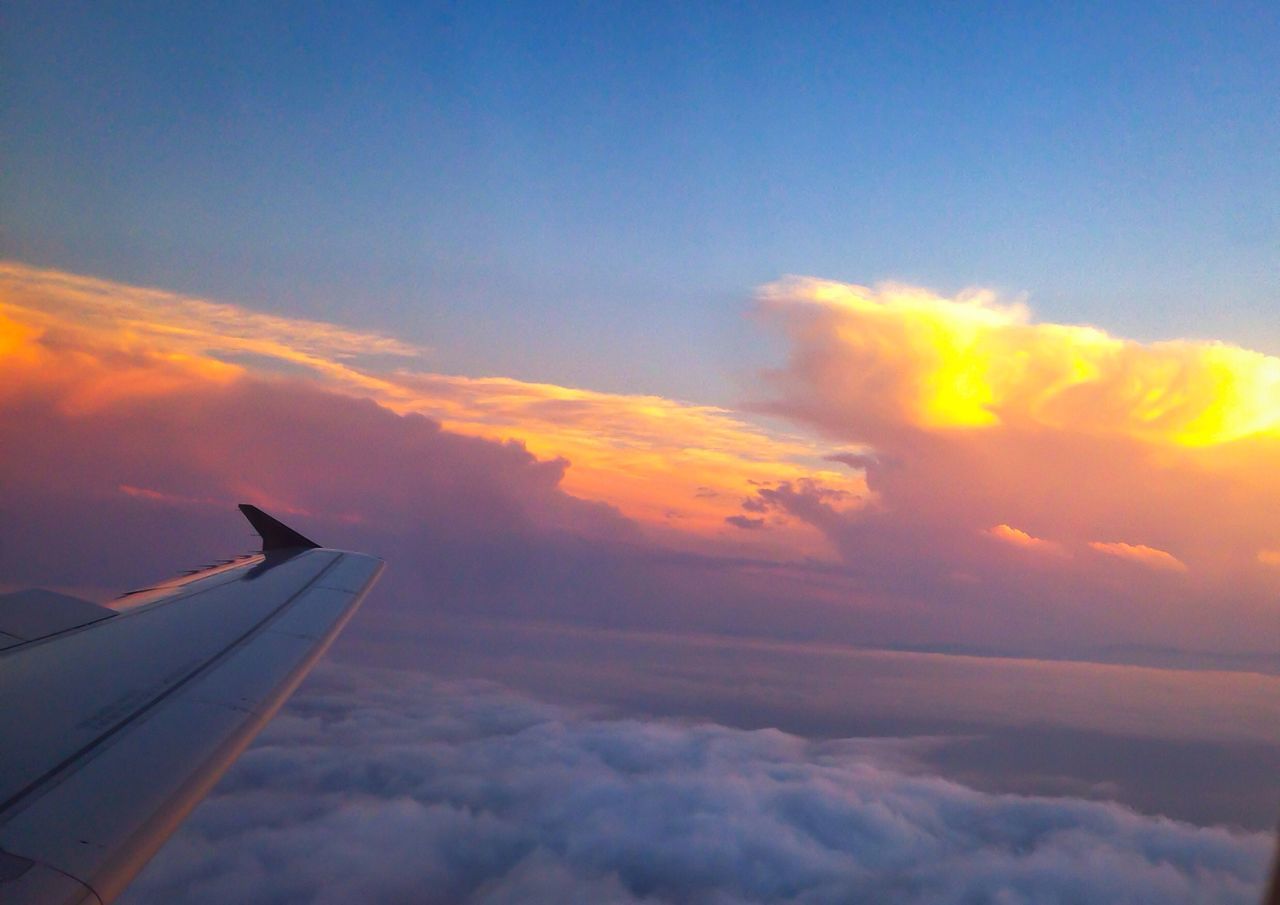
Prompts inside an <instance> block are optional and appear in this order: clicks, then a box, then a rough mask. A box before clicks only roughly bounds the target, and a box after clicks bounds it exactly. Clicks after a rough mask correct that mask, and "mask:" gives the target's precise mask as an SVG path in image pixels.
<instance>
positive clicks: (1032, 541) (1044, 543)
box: [987, 525, 1070, 556]
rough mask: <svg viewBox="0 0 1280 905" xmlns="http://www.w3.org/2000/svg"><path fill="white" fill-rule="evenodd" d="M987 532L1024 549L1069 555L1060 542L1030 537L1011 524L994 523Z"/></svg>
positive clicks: (997, 538)
mask: <svg viewBox="0 0 1280 905" xmlns="http://www.w3.org/2000/svg"><path fill="white" fill-rule="evenodd" d="M987 534H988V535H989V536H991V537H993V538H995V539H996V540H998V541H1001V542H1003V543H1006V544H1011V545H1013V546H1015V547H1021V548H1022V549H1024V550H1035V551H1038V552H1041V553H1052V554H1053V555H1054V556H1069V555H1070V554H1069V553H1068V552H1067V550H1066V548H1065V547H1063V546H1062V544H1059V543H1055V542H1054V541H1051V540H1045V539H1044V538H1041V537H1032V536H1031V535H1030V534H1028V533H1027V532H1025V531H1023V530H1022V529H1020V528H1014V527H1012V526H1011V525H996V526H995V527H994V528H988V529H987Z"/></svg>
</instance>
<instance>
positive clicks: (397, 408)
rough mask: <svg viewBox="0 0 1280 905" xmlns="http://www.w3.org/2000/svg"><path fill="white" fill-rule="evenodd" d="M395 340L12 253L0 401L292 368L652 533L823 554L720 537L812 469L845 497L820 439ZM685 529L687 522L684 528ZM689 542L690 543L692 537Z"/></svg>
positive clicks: (1, 339) (115, 397) (117, 392)
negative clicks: (474, 440) (493, 372)
mask: <svg viewBox="0 0 1280 905" xmlns="http://www.w3.org/2000/svg"><path fill="white" fill-rule="evenodd" d="M426 355H427V353H426V351H425V350H423V349H421V348H419V347H416V346H413V345H411V344H408V343H405V342H402V341H400V340H397V339H394V338H392V337H388V336H384V335H380V334H375V333H368V332H362V331H358V330H354V329H350V328H346V327H340V326H337V325H334V324H328V323H323V322H318V321H309V320H303V319H296V318H285V317H279V316H274V315H267V314H263V313H260V312H255V311H251V310H249V309H246V308H243V307H240V306H236V305H231V304H226V303H222V302H212V301H209V300H206V299H200V298H193V297H189V296H184V295H180V294H177V293H171V292H165V291H162V290H157V289H148V288H143V287H137V286H129V285H125V284H120V283H114V282H110V281H107V280H100V279H95V278H92V277H86V276H80V275H76V274H68V273H62V272H59V271H50V270H40V269H36V268H31V267H26V266H24V265H21V264H17V263H14V262H8V263H0V376H3V377H4V378H5V380H4V385H3V386H0V396H3V395H8V396H10V397H21V396H23V395H29V394H30V393H31V392H32V391H33V390H34V389H35V388H37V387H48V386H50V385H56V386H58V387H60V388H61V390H62V392H61V393H60V395H59V398H58V404H59V406H60V407H61V408H62V409H63V410H64V411H66V412H68V413H72V412H77V411H86V412H87V411H91V410H94V409H100V408H103V407H107V406H111V405H117V404H127V403H128V402H130V401H131V400H137V399H139V398H142V397H150V398H155V399H163V398H164V397H165V396H166V395H167V394H170V393H174V392H183V391H186V390H191V389H199V388H202V387H205V386H206V385H208V384H211V383H220V384H223V385H226V384H228V383H230V382H232V381H235V380H237V379H239V378H241V377H243V376H245V375H251V376H254V375H256V376H262V375H263V374H278V373H280V372H284V373H288V374H290V375H293V376H295V377H301V378H305V379H306V380H308V381H309V382H311V383H313V384H314V385H316V386H317V387H319V388H323V389H328V390H331V391H337V392H341V393H345V394H348V395H356V396H360V397H365V398H371V399H374V400H375V401H377V402H378V403H379V404H381V405H382V406H384V407H386V408H388V409H390V410H391V411H394V412H396V413H398V414H411V413H412V414H420V415H426V416H428V417H430V418H431V419H432V420H434V421H437V422H439V423H440V424H441V425H442V426H443V427H445V428H446V429H448V430H450V431H453V432H455V433H466V434H470V435H473V436H481V437H485V438H487V439H491V440H496V441H498V442H505V441H507V440H516V441H518V442H520V443H522V444H523V445H524V446H525V448H526V449H528V450H529V451H530V452H532V453H533V454H534V455H536V456H538V457H539V458H544V459H564V460H566V461H569V462H572V463H573V467H572V468H571V469H569V470H568V471H566V472H565V474H564V475H563V478H562V480H563V484H564V488H565V490H566V491H568V492H569V493H571V494H575V495H577V496H582V497H586V498H590V499H593V500H598V501H601V502H605V503H608V504H610V505H613V506H615V507H618V508H620V509H621V510H623V511H624V512H625V513H626V514H627V515H628V516H629V517H630V518H632V519H635V520H637V521H639V522H641V523H644V524H648V525H651V526H653V527H654V529H655V531H659V532H668V531H672V530H678V532H680V533H683V534H685V535H688V534H690V533H693V534H699V535H702V536H710V537H716V536H720V537H722V538H723V537H729V536H732V537H733V542H734V543H735V544H738V545H741V544H743V543H758V544H765V545H767V546H768V549H769V550H770V551H773V552H775V553H776V552H787V551H790V552H791V553H792V554H795V553H797V552H798V553H803V554H814V553H822V552H824V551H825V546H824V545H823V544H822V542H821V538H819V537H817V536H816V535H814V534H813V532H811V531H809V530H808V529H807V528H806V527H805V526H803V525H802V524H801V523H798V522H797V523H794V524H793V525H792V526H791V527H790V530H788V531H779V532H770V534H769V537H768V538H767V539H764V538H758V539H757V540H755V541H748V540H744V539H743V538H741V537H740V536H738V535H737V534H732V535H731V533H728V532H726V531H725V530H724V522H723V519H724V517H725V516H726V515H732V514H733V503H732V500H733V499H734V498H736V497H739V496H741V495H742V493H744V492H745V491H746V489H747V488H748V487H749V486H750V482H751V481H753V480H756V481H778V480H796V479H798V478H800V477H804V476H809V477H815V478H818V479H821V480H822V481H823V482H825V483H827V484H829V485H831V486H842V487H845V488H847V489H850V490H855V491H856V490H857V489H859V488H861V487H862V480H861V477H860V476H858V475H852V474H848V473H846V472H844V470H843V469H834V468H832V467H831V464H830V463H829V462H827V461H826V459H825V458H824V454H825V452H826V447H825V445H824V444H819V443H814V442H813V441H812V440H807V439H805V438H803V437H801V436H798V435H787V434H785V433H783V432H781V431H779V430H776V429H774V430H765V429H763V428H761V427H759V426H757V425H755V424H753V423H751V422H750V421H748V420H747V419H744V418H743V417H741V416H740V415H738V414H737V413H735V412H732V411H730V410H727V409H725V408H722V407H718V406H710V405H699V404H695V403H691V402H684V401H680V400H673V399H667V398H664V397H660V396H654V395H646V394H618V393H602V392H596V391H592V390H588V389H581V388H573V387H564V386H557V385H554V384H547V383H533V382H527V381H520V380H514V379H511V378H506V377H464V376H457V375H446V374H436V373H431V372H429V371H427V370H425V369H424V367H423V364H424V362H423V359H424V357H425V356H426ZM676 525H678V529H677V528H676V527H675V526H676ZM684 542H685V543H688V542H689V538H687V537H686V538H685V539H684Z"/></svg>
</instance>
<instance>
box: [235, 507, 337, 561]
mask: <svg viewBox="0 0 1280 905" xmlns="http://www.w3.org/2000/svg"><path fill="white" fill-rule="evenodd" d="M239 508H240V512H241V513H242V514H243V515H244V517H245V518H246V519H248V520H249V524H250V525H252V526H253V530H254V531H256V532H258V536H259V537H260V538H262V552H263V553H274V552H275V551H277V550H314V549H315V548H317V547H319V546H320V545H319V544H317V543H316V542H315V541H313V540H312V539H311V538H309V537H305V536H304V535H302V534H299V533H298V532H297V531H294V530H293V529H292V528H290V527H289V526H288V525H286V524H285V523H284V522H282V521H280V520H279V519H277V518H275V517H273V516H270V515H267V514H266V513H265V512H263V511H262V510H261V509H259V508H258V507H257V506H254V505H252V504H251V503H241V504H240V507H239Z"/></svg>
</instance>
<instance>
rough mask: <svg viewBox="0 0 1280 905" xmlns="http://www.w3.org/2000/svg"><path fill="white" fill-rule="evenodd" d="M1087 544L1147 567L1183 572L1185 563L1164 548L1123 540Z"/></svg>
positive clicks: (1102, 551)
mask: <svg viewBox="0 0 1280 905" xmlns="http://www.w3.org/2000/svg"><path fill="white" fill-rule="evenodd" d="M1089 546H1090V547H1092V548H1093V549H1094V550H1097V551H1098V552H1099V553H1106V554H1107V555H1108V556H1115V557H1118V558H1120V559H1125V560H1128V561H1129V562H1135V563H1138V565H1142V566H1146V567H1147V568H1149V569H1159V570H1163V571H1167V572H1185V571H1187V564H1186V563H1184V562H1183V561H1182V560H1180V559H1178V557H1176V556H1174V555H1173V554H1172V553H1169V552H1167V551H1165V550H1158V549H1156V548H1155V547H1148V546H1147V545H1146V544H1126V543H1124V542H1123V541H1091V542H1090V543H1089Z"/></svg>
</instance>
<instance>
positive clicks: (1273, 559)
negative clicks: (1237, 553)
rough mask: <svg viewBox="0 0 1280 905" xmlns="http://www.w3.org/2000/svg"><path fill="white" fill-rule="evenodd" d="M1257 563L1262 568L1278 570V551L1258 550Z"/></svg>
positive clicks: (1279, 558) (1279, 553)
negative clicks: (1272, 567)
mask: <svg viewBox="0 0 1280 905" xmlns="http://www.w3.org/2000/svg"><path fill="white" fill-rule="evenodd" d="M1258 562H1260V563H1262V564H1263V565H1264V566H1275V567H1276V568H1280V550H1259V551H1258Z"/></svg>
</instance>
